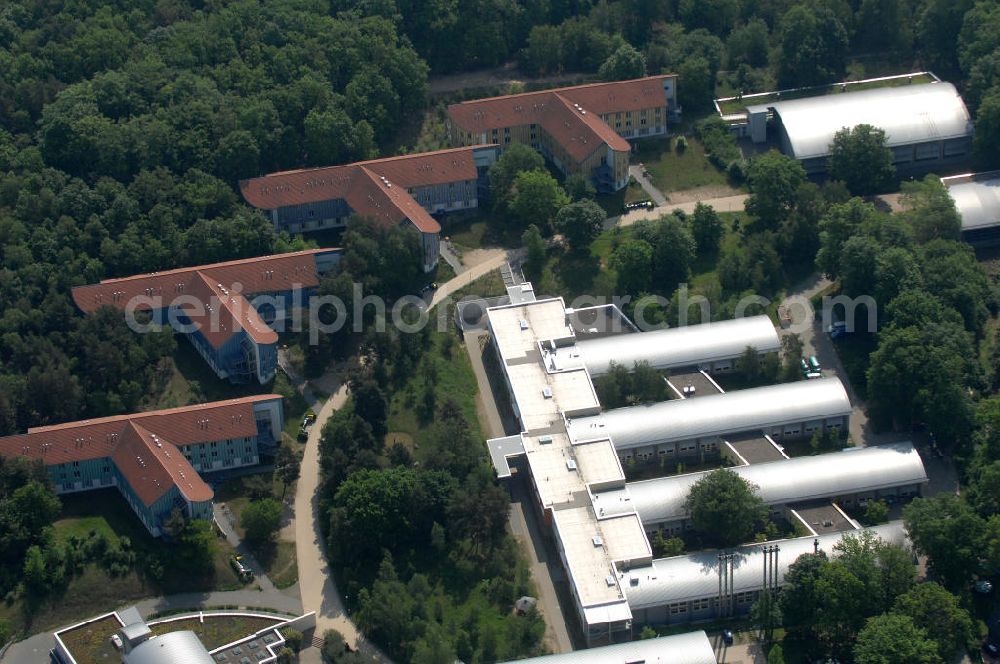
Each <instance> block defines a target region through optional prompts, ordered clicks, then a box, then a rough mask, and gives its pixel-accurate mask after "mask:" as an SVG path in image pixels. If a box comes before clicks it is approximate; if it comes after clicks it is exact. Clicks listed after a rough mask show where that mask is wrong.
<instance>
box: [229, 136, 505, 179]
mask: <svg viewBox="0 0 1000 664" xmlns="http://www.w3.org/2000/svg"><path fill="white" fill-rule="evenodd" d="M488 147H492V145H491V144H489V143H482V144H479V145H464V146H462V147H457V148H442V149H440V150H430V151H427V152H411V153H409V154H397V155H391V156H389V157H376V158H375V159H365V160H364V161H353V162H351V163H349V164H331V165H330V166H310V167H308V168H290V169H288V170H285V171H274V172H273V173H265V174H264V175H261V176H259V177H260V178H270V177H276V176H277V177H280V176H282V175H298V174H301V173H316V172H321V171H333V170H336V169H339V168H343V169H350V168H354V167H364V166H372V165H376V164H385V163H390V162H394V161H405V160H407V159H421V158H426V157H433V156H436V155H442V154H448V153H450V152H466V151H468V150H475V149H476V148H488ZM254 179H257V178H247V180H254Z"/></svg>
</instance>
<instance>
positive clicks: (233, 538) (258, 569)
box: [212, 503, 278, 593]
mask: <svg viewBox="0 0 1000 664" xmlns="http://www.w3.org/2000/svg"><path fill="white" fill-rule="evenodd" d="M212 511H213V516H215V523H216V524H217V525H218V526H219V529H220V530H221V531H222V534H223V535H225V536H226V541H227V542H229V544H230V545H231V546H232V547H233V548H234V549H236V553H238V554H240V555H241V556H243V559H244V560H243V562H245V563H246V564H247V566H248V567H249V568H250V569H252V570H253V573H254V581H256V582H257V585H258V586H260V589H261V590H262V591H263V592H265V593H276V592H278V589H277V588H275V587H274V584H273V583H272V582H271V579H269V578H268V576H267V575H266V574H264V566H263V565H261V564H260V562H259V561H258V560H257V558H256V557H255V556H254V555H253V553H251V552H250V549H249V548H247V545H246V544H245V543H244V542H243V540H242V539H240V536H239V535H238V534H237V532H236V525H235V524H234V523H233V513H232V512H231V511H230V510H229V506H228V505H226V504H224V503H215V504H214V505H212Z"/></svg>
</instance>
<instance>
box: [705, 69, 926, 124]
mask: <svg viewBox="0 0 1000 664" xmlns="http://www.w3.org/2000/svg"><path fill="white" fill-rule="evenodd" d="M933 80H934V78H933V77H932V76H931V75H930V74H918V75H916V76H914V77H913V78H912V80H910V79H907V78H906V77H905V76H904V77H903V78H897V79H892V80H889V81H871V82H866V83H851V82H849V81H848V82H847V87H846V90H844V89H843V88H842V84H841V83H834V84H832V85H822V86H817V87H813V88H803V89H802V90H795V91H792V92H784V93H779V92H777V91H776V92H772V93H770V94H766V95H761V96H760V97H749V98H747V97H744V98H743V100H742V101H739V100H736V99H731V100H727V101H719V100H716V101H718V104H719V110H720V111H722V114H723V115H733V114H735V113H742V112H743V111H745V110H746V107H747V105H755V104H767V103H770V102H775V101H779V100H788V99H801V98H803V97H818V96H821V95H831V94H840V93H841V92H845V91H846V92H859V91H861V90H870V89H872V88H895V87H899V86H902V85H917V84H920V83H931V82H932V81H933Z"/></svg>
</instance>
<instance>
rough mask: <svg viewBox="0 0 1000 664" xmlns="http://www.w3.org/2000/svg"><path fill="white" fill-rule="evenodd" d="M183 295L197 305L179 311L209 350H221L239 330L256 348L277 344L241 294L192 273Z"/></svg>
mask: <svg viewBox="0 0 1000 664" xmlns="http://www.w3.org/2000/svg"><path fill="white" fill-rule="evenodd" d="M185 294H186V295H188V296H190V297H193V298H195V299H196V300H197V301H198V302H197V303H195V302H189V301H186V302H184V303H183V304H181V305H180V307H179V308H180V309H181V310H182V311H183V312H184V313H185V314H186V315H187V317H188V318H189V319H190V320H191V323H193V324H194V325H196V326H197V327H198V331H199V332H201V334H202V336H204V337H205V340H206V341H208V343H210V344H211V345H212V348H215V349H219V348H222V346H224V345H225V344H226V342H227V341H229V340H230V339H232V337H233V335H234V334H236V333H237V332H239V331H240V330H241V329H242V330H246V333H247V334H248V335H250V338H251V339H253V340H254V342H256V343H258V344H273V343H277V341H278V334H277V332H275V331H274V330H272V329H271V328H270V327H268V326H267V323H265V322H264V321H263V320H262V319H261V317H260V314H258V313H257V310H256V309H254V308H253V305H251V304H250V302H249V301H248V300H247V299H246V298H245V297H243V295H242V294H240V293H237V292H235V291H232V290H230V289H228V288H226V287H225V286H223V285H222V284H220V283H217V282H215V281H214V280H213V279H210V278H209V277H208V276H207V275H206V274H205V273H204V272H198V273H196V276H195V279H194V280H193V281H192V282H191V287H190V289H189V290H187V292H186V293H185ZM189 299H190V298H189Z"/></svg>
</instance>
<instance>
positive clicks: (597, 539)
mask: <svg viewBox="0 0 1000 664" xmlns="http://www.w3.org/2000/svg"><path fill="white" fill-rule="evenodd" d="M590 541H592V542H593V543H594V546H604V540H603V539H601V536H600V535H594V536H593V537H592V538H590Z"/></svg>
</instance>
